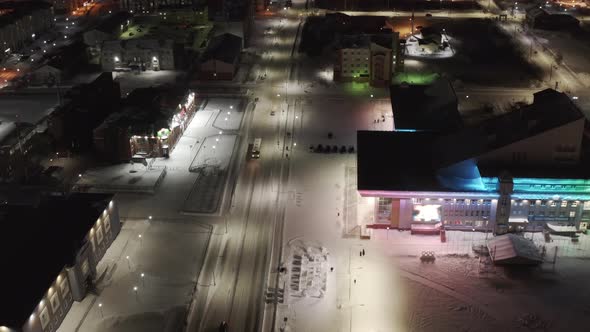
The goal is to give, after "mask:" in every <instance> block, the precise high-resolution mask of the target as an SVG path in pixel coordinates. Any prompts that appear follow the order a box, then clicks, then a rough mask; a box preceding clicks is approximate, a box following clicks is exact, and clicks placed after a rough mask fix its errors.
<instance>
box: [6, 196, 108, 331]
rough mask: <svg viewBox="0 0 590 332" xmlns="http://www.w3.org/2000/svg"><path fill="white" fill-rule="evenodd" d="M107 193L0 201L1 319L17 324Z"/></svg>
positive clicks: (65, 261) (70, 253)
mask: <svg viewBox="0 0 590 332" xmlns="http://www.w3.org/2000/svg"><path fill="white" fill-rule="evenodd" d="M112 198H113V195H112V194H86V193H85V194H80V193H75V194H70V195H68V196H63V197H62V196H48V197H44V198H42V199H41V200H40V202H39V203H38V204H35V205H30V204H25V205H22V204H15V205H13V204H11V202H10V201H9V200H8V201H6V200H5V204H4V205H2V206H0V261H1V262H2V264H3V266H4V267H5V269H4V271H5V272H6V273H2V279H1V282H0V294H2V296H1V297H0V301H1V306H0V325H4V326H9V327H13V328H21V327H22V326H23V325H24V323H25V322H26V320H27V319H28V318H29V316H30V315H31V313H32V312H33V311H34V310H35V308H36V306H37V305H38V304H39V301H40V300H41V299H42V298H43V296H45V293H46V292H47V290H48V289H49V287H50V286H51V284H52V283H53V282H54V281H55V279H56V278H57V276H58V274H59V272H60V271H61V270H62V269H63V268H64V267H65V266H66V265H71V264H72V262H73V260H74V257H75V254H76V252H77V251H78V250H79V248H80V247H81V246H82V245H83V242H84V239H85V236H86V234H87V233H88V232H89V231H90V228H91V227H92V226H93V225H94V223H95V222H96V220H97V219H98V217H99V216H100V214H101V213H102V212H103V211H104V209H106V208H107V207H108V204H109V202H110V201H111V200H112Z"/></svg>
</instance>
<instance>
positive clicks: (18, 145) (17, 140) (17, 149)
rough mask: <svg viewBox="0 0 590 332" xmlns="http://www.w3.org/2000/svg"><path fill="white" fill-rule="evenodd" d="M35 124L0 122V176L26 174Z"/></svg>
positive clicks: (7, 176)
mask: <svg viewBox="0 0 590 332" xmlns="http://www.w3.org/2000/svg"><path fill="white" fill-rule="evenodd" d="M35 134H36V130H35V126H34V125H32V124H28V123H18V122H0V178H1V179H2V180H6V181H7V180H12V179H15V178H19V177H20V176H24V175H26V172H27V171H28V170H29V164H28V162H29V159H30V158H29V157H30V154H29V152H30V151H31V149H32V147H33V141H34V140H32V138H33V136H35Z"/></svg>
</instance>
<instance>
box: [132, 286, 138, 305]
mask: <svg viewBox="0 0 590 332" xmlns="http://www.w3.org/2000/svg"><path fill="white" fill-rule="evenodd" d="M137 289H138V288H137V286H133V293H135V300H136V301H139V297H138V296H137Z"/></svg>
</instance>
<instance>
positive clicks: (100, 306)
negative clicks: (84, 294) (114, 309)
mask: <svg viewBox="0 0 590 332" xmlns="http://www.w3.org/2000/svg"><path fill="white" fill-rule="evenodd" d="M98 310H100V317H102V318H104V313H103V312H102V303H99V304H98Z"/></svg>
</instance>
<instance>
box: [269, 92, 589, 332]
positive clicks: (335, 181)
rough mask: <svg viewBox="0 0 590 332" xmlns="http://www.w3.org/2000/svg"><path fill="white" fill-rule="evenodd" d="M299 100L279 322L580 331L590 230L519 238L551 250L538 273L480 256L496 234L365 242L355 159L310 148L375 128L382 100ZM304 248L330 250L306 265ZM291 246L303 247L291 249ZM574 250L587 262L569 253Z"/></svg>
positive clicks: (357, 327) (377, 236)
mask: <svg viewBox="0 0 590 332" xmlns="http://www.w3.org/2000/svg"><path fill="white" fill-rule="evenodd" d="M376 102H377V103H378V102H379V101H376ZM328 103H329V104H328ZM302 107H303V109H304V112H303V120H302V121H301V127H300V129H296V130H295V136H296V138H297V140H298V141H300V142H302V143H303V144H298V145H297V148H296V150H295V151H294V152H292V157H291V168H290V181H289V187H288V188H286V193H288V197H289V200H288V203H287V210H286V217H285V226H284V233H283V234H284V236H283V244H284V247H283V258H282V260H281V261H282V264H283V266H284V267H286V268H287V269H286V270H285V271H283V272H282V273H280V277H279V283H278V284H277V286H278V288H279V289H282V291H281V290H273V289H272V288H273V287H274V284H271V285H269V287H270V288H269V291H267V302H273V300H278V302H279V304H278V306H277V307H278V311H277V316H276V320H275V324H276V327H277V328H281V329H283V330H284V331H310V332H313V331H358V332H361V331H362V332H366V331H395V332H397V331H497V330H500V329H504V330H506V331H521V330H522V331H526V330H544V331H562V330H564V329H565V328H566V326H568V324H569V326H576V327H582V326H583V324H584V323H583V321H582V320H579V319H578V320H575V317H576V315H587V313H588V312H589V310H590V307H588V305H587V304H586V303H587V301H586V300H584V299H585V298H586V297H587V296H588V295H589V294H590V287H588V286H587V285H588V283H587V282H582V280H585V278H588V276H589V275H590V265H588V264H585V262H586V261H585V259H586V257H590V242H589V241H590V236H586V235H582V236H581V238H580V242H579V243H577V244H576V243H572V242H571V240H569V239H564V238H559V237H555V236H554V237H553V242H550V243H545V242H544V238H542V235H540V234H535V235H533V234H530V233H528V234H524V236H525V237H528V238H531V237H533V238H534V242H535V244H537V245H546V246H547V253H548V254H547V258H546V260H547V261H548V262H547V263H545V264H543V266H542V267H541V268H537V269H533V270H526V271H523V270H510V269H504V268H501V267H494V266H491V265H490V264H487V263H486V262H485V261H481V262H480V260H479V258H477V257H476V255H475V254H474V253H473V251H472V247H473V246H474V245H478V244H484V243H485V242H486V238H489V237H491V236H492V234H485V233H480V232H459V231H449V232H447V233H446V236H447V242H445V243H442V242H441V240H440V237H439V236H420V235H410V233H409V232H403V231H398V230H389V231H388V230H370V231H369V232H368V233H367V234H368V235H370V239H369V240H361V239H359V236H358V232H357V233H355V232H350V229H354V226H355V225H358V224H363V223H364V222H366V220H369V219H370V218H371V215H372V212H373V207H374V205H373V203H372V202H371V201H370V199H366V198H360V197H358V194H356V193H355V188H354V186H355V183H354V181H349V179H350V177H351V176H354V174H348V173H350V170H354V169H355V167H356V154H348V153H346V154H340V153H331V154H322V153H313V152H309V150H308V145H317V144H324V145H326V144H330V145H332V144H334V145H353V144H355V137H356V130H358V129H365V130H366V129H377V128H372V127H373V126H374V125H375V123H374V122H373V119H374V117H375V114H374V112H375V111H374V109H375V107H377V106H373V107H372V106H371V105H369V106H367V105H363V104H359V103H354V102H350V101H348V100H340V101H337V100H326V101H323V102H314V103H312V104H311V103H308V104H304V105H303V106H302ZM387 121H390V119H387V120H386V124H387ZM326 124H328V125H326ZM384 129H385V128H384ZM329 130H333V131H334V138H333V139H328V138H327V136H326V132H327V131H329ZM384 153H387V152H386V151H384ZM400 162H403V160H400ZM348 175H351V176H348ZM568 241H569V242H568ZM556 245H558V246H560V249H559V250H558V259H557V262H556V264H555V271H554V270H553V268H554V266H553V264H552V263H551V261H552V259H553V256H552V253H553V251H552V250H553V249H552V246H556ZM302 247H303V248H312V250H315V252H316V253H317V252H324V251H325V252H326V253H327V254H326V257H327V261H326V263H325V264H324V263H322V262H318V263H313V264H310V263H309V259H308V260H307V261H306V260H305V259H303V258H302V259H301V260H300V261H301V262H298V261H297V260H298V257H296V255H298V256H303V255H301V253H300V252H301V248H302ZM561 247H563V249H561ZM363 250H364V251H365V253H366V254H365V255H362V254H361V252H362V251H363ZM427 250H428V251H434V252H435V255H436V260H435V261H434V262H433V263H422V262H421V261H420V259H419V256H420V254H421V253H422V251H427ZM296 251H298V252H299V253H297V254H294V252H296ZM573 255H577V256H584V257H583V258H582V257H581V258H570V257H568V256H573ZM316 257H317V255H316ZM320 258H321V257H320ZM320 260H321V259H320ZM316 261H317V259H316ZM294 262H295V263H294ZM324 266H325V267H324ZM332 268H333V270H332ZM324 271H325V272H324ZM324 273H325V274H326V285H325V290H324V289H323V288H322V287H324V286H323V284H322V278H323V277H322V275H323V274H324ZM304 274H305V275H306V279H305V280H306V281H307V283H306V284H305V285H306V286H308V287H312V290H313V291H312V292H309V293H307V292H306V293H305V296H302V294H301V292H294V291H293V289H292V287H297V286H299V287H301V280H302V279H303V277H302V276H303V275H304ZM309 275H312V276H313V277H312V278H311V279H310V278H308V277H307V276H309ZM316 286H317V287H316ZM318 289H319V290H321V292H319V291H317V290H318ZM281 292H282V293H283V294H284V295H283V300H282V301H281V297H280V296H278V297H277V295H272V294H271V295H269V293H276V294H280V293H281ZM308 294H309V295H308ZM270 307H271V305H267V309H268V308H270ZM267 312H268V311H267Z"/></svg>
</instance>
